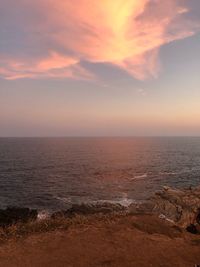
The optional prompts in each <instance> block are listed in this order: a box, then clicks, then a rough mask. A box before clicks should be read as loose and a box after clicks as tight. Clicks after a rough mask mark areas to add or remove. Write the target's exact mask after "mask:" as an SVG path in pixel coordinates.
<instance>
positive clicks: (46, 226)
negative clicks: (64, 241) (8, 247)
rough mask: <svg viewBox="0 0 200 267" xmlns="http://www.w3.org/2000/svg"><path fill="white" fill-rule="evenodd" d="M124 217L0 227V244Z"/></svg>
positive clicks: (98, 216) (78, 218) (79, 217)
mask: <svg viewBox="0 0 200 267" xmlns="http://www.w3.org/2000/svg"><path fill="white" fill-rule="evenodd" d="M122 216H125V214H124V213H117V214H116V213H111V214H106V215H105V214H96V215H88V216H84V215H76V216H74V217H72V218H66V217H58V218H55V219H52V218H47V219H44V220H40V221H29V222H27V223H17V224H13V225H11V226H8V227H5V228H3V227H0V243H4V242H5V241H7V240H9V239H19V238H22V237H25V236H27V235H31V234H39V233H45V232H50V231H55V230H66V229H68V228H69V227H73V226H77V225H79V226H81V225H90V224H96V222H97V221H99V222H102V221H103V222H105V223H106V224H111V223H113V221H115V220H116V219H117V218H119V217H122Z"/></svg>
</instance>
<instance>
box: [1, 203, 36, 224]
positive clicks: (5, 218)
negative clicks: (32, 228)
mask: <svg viewBox="0 0 200 267" xmlns="http://www.w3.org/2000/svg"><path fill="white" fill-rule="evenodd" d="M37 215H38V212H37V210H32V209H29V208H18V207H9V208H7V209H5V210H0V226H1V227H5V226H9V225H12V224H16V223H18V222H28V221H29V220H36V219H37Z"/></svg>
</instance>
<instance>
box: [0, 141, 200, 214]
mask: <svg viewBox="0 0 200 267" xmlns="http://www.w3.org/2000/svg"><path fill="white" fill-rule="evenodd" d="M199 184H200V137H113V138H111V137H73V138H71V137H67V138H0V208H6V207H8V206H18V207H29V208H35V209H38V210H40V211H43V210H45V211H49V212H52V211H56V210H63V209H67V208H68V207H69V206H70V205H72V204H81V203H97V202H111V203H120V204H122V205H125V206H126V205H127V206H128V205H129V204H130V203H132V202H137V201H144V200H146V199H148V198H150V197H151V196H152V195H153V194H154V193H155V192H156V191H157V190H160V189H162V187H163V186H172V187H175V188H188V187H190V186H192V187H193V186H197V185H199Z"/></svg>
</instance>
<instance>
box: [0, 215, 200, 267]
mask: <svg viewBox="0 0 200 267" xmlns="http://www.w3.org/2000/svg"><path fill="white" fill-rule="evenodd" d="M195 264H200V236H198V235H197V236H196V235H191V234H189V233H185V232H182V231H181V230H180V229H178V228H176V227H173V226H172V225H169V224H168V223H166V222H164V221H161V220H160V219H158V218H157V217H154V216H150V215H137V216H131V215H127V216H116V215H115V216H114V215H110V216H107V217H106V218H103V219H102V218H100V217H99V216H90V217H88V219H87V220H84V223H79V224H74V225H73V224H72V225H71V226H70V227H69V228H68V229H67V230H55V231H52V232H46V233H39V234H36V233H35V234H31V235H28V236H25V237H23V238H18V239H14V238H12V239H10V240H8V241H7V242H6V243H4V244H1V246H0V266H2V267H11V266H12V267H18V266H20V267H26V266H31V267H32V266H33V267H45V266H47V267H61V266H62V267H101V266H102V267H106V266H110V267H111V266H112V267H118V266H120V267H128V266H130V267H134V266H135V267H149V266H153V267H157V266H162V267H165V266H166V267H167V266H168V267H175V266H177V267H190V266H191V267H194V266H195Z"/></svg>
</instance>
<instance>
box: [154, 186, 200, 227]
mask: <svg viewBox="0 0 200 267" xmlns="http://www.w3.org/2000/svg"><path fill="white" fill-rule="evenodd" d="M151 202H152V203H154V208H153V212H156V213H160V214H164V215H165V216H166V217H167V218H169V219H170V220H173V221H174V222H175V223H176V224H177V225H179V226H181V227H184V228H187V227H189V226H190V225H197V226H198V225H200V187H197V188H194V189H191V188H190V189H185V190H178V189H172V188H170V187H164V188H163V190H162V191H160V192H157V193H156V194H155V196H154V197H152V199H151ZM198 228H199V227H197V229H198Z"/></svg>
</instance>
